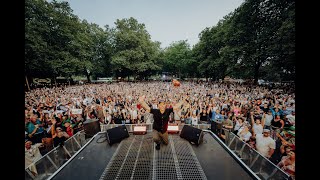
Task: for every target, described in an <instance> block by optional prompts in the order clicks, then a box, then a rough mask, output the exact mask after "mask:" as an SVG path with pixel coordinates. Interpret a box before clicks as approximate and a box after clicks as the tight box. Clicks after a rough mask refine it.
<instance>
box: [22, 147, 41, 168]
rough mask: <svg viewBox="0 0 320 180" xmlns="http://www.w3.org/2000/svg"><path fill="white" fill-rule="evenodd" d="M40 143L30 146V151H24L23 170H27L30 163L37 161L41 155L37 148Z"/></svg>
mask: <svg viewBox="0 0 320 180" xmlns="http://www.w3.org/2000/svg"><path fill="white" fill-rule="evenodd" d="M41 145H42V144H41V143H37V144H35V145H31V147H30V149H27V148H24V149H25V168H27V167H28V166H29V165H30V164H31V163H33V162H36V161H38V160H39V159H40V158H41V157H42V155H41V153H40V150H39V147H40V146H41Z"/></svg>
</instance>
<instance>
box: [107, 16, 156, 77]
mask: <svg viewBox="0 0 320 180" xmlns="http://www.w3.org/2000/svg"><path fill="white" fill-rule="evenodd" d="M115 25H116V27H115V29H114V30H113V31H112V32H113V38H114V44H113V46H114V55H113V57H112V59H111V65H112V66H113V70H114V71H115V73H116V75H117V76H122V77H125V76H129V75H133V76H134V77H135V78H136V77H137V76H143V75H145V74H148V72H150V71H154V70H157V69H159V68H160V67H159V66H158V65H157V64H155V60H156V54H157V50H158V49H159V44H158V43H157V42H152V41H151V38H150V35H149V33H148V32H147V30H146V29H145V25H144V24H140V23H138V21H137V20H136V19H134V18H132V17H131V18H129V19H121V20H119V19H118V20H117V21H116V22H115Z"/></svg>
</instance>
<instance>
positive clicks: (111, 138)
mask: <svg viewBox="0 0 320 180" xmlns="http://www.w3.org/2000/svg"><path fill="white" fill-rule="evenodd" d="M106 137H107V141H108V143H109V145H112V144H114V143H118V142H121V141H122V140H123V139H125V138H127V137H129V132H128V130H127V128H126V126H125V125H122V126H118V127H114V128H112V129H108V130H107V133H106Z"/></svg>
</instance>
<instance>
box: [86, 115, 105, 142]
mask: <svg viewBox="0 0 320 180" xmlns="http://www.w3.org/2000/svg"><path fill="white" fill-rule="evenodd" d="M83 129H84V132H85V138H91V137H93V136H94V135H95V134H97V133H98V132H100V131H101V129H100V123H99V119H87V120H86V121H85V122H83Z"/></svg>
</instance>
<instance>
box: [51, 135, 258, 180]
mask: <svg viewBox="0 0 320 180" xmlns="http://www.w3.org/2000/svg"><path fill="white" fill-rule="evenodd" d="M104 139H105V138H104V134H99V135H97V136H96V137H95V138H94V139H93V140H92V141H91V142H90V143H89V144H88V145H87V146H86V147H85V148H84V149H83V150H82V151H81V152H80V153H79V154H78V155H76V156H75V157H74V158H73V159H72V160H71V161H70V162H69V163H68V164H67V165H66V166H65V167H64V168H62V169H61V170H60V171H59V172H58V173H57V174H56V175H55V176H54V177H53V178H52V179H54V180H60V179H61V180H64V179H68V180H69V179H71V180H72V179H75V180H89V179H90V180H92V179H101V180H103V179H110V180H114V179H166V180H167V179H199V180H200V179H209V180H210V179H217V180H220V179H221V180H228V179H230V180H231V179H232V180H233V179H244V180H246V179H254V177H253V176H252V175H251V174H250V173H249V172H248V171H247V170H246V169H245V168H244V167H242V166H241V165H240V163H238V162H237V160H236V159H235V158H233V157H232V156H231V155H230V153H229V152H228V151H226V150H225V149H224V147H223V146H222V145H220V143H219V142H218V141H217V139H216V137H214V136H213V135H212V134H210V133H208V132H205V134H204V137H203V139H204V140H203V143H202V144H200V145H199V146H196V145H192V144H190V143H189V142H187V141H186V140H185V139H182V138H180V136H179V135H178V134H173V135H169V144H168V145H161V149H160V150H159V151H157V150H155V148H154V143H153V141H152V133H147V134H146V135H132V134H130V137H129V138H127V139H125V140H123V141H122V142H121V143H117V144H114V145H112V146H109V145H108V143H107V142H106V141H104V142H102V143H100V141H103V140H104Z"/></svg>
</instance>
